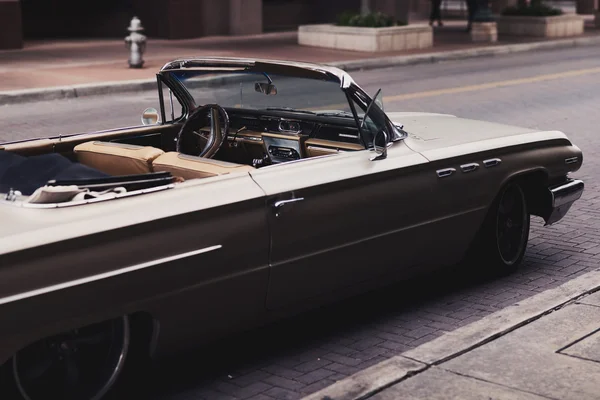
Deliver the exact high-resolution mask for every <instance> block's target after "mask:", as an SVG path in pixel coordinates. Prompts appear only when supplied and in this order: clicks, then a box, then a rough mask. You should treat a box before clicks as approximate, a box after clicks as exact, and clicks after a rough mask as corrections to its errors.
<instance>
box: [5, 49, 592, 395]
mask: <svg viewBox="0 0 600 400" xmlns="http://www.w3.org/2000/svg"><path fill="white" fill-rule="evenodd" d="M598 65H600V49H596V48H591V47H588V48H574V49H570V50H561V51H552V52H539V53H530V54H522V55H509V56H503V57H496V58H485V59H473V60H464V61H455V62H447V63H440V64H431V65H419V66H412V67H402V68H390V69H381V70H375V71H364V72H357V73H354V74H352V75H353V76H354V77H355V79H356V80H357V81H358V82H359V84H361V85H362V86H363V87H364V88H365V89H366V90H367V91H369V92H370V93H374V92H375V91H376V90H377V89H378V88H379V87H382V88H383V91H384V95H385V107H386V110H388V111H430V112H443V113H450V114H454V115H457V116H461V117H468V118H477V119H484V120H490V121H496V122H504V123H510V124H515V125H522V126H526V127H534V128H541V129H548V130H554V129H556V130H561V131H563V132H565V133H567V134H568V135H569V137H570V138H571V139H572V140H573V141H574V142H575V143H576V144H577V145H578V146H579V147H581V148H582V149H583V151H584V166H583V168H582V169H581V170H580V171H579V172H577V173H576V174H575V175H574V176H576V177H580V178H583V179H584V180H585V181H586V192H585V194H584V197H583V198H582V199H581V200H580V201H579V202H578V203H577V204H576V205H575V206H574V208H573V209H572V210H571V211H570V213H569V214H568V216H567V217H566V219H565V220H564V221H561V223H560V224H557V225H555V226H551V227H543V226H542V223H541V220H539V219H537V218H536V219H534V220H533V221H532V233H531V237H530V238H531V239H530V245H529V248H528V252H527V255H526V258H525V263H524V266H523V268H522V269H521V271H519V272H518V273H516V274H514V275H511V276H509V277H506V278H502V279H496V280H485V279H483V278H479V277H474V276H471V275H465V274H464V272H460V271H445V272H441V273H439V274H438V275H434V276H429V277H424V278H420V279H418V280H416V281H413V282H409V283H404V284H400V285H395V286H392V287H390V288H387V289H384V290H379V291H377V292H374V293H370V294H366V295H363V296H360V297H357V298H354V299H350V300H348V301H344V302H342V303H339V304H335V305H330V306H328V307H324V308H322V309H319V310H317V311H314V312H310V313H307V314H305V315H302V316H298V317H294V318H291V319H289V320H286V321H282V322H281V323H277V324H274V325H271V326H268V327H265V328H262V329H259V330H254V331H252V332H248V333H245V334H242V335H237V336H235V337H233V338H226V339H223V341H222V342H220V343H216V344H214V345H212V346H210V347H208V348H202V349H198V351H195V352H192V353H189V354H186V355H185V356H180V357H177V358H174V359H173V360H167V361H164V362H162V363H161V364H160V365H159V366H158V369H157V371H156V376H155V377H154V379H152V377H148V379H147V383H148V385H149V386H150V387H151V388H152V390H151V393H152V394H154V395H155V397H156V398H160V399H168V400H175V399H177V400H179V399H202V398H205V399H211V400H214V399H238V398H239V399H242V398H243V399H247V398H251V399H256V400H258V399H263V400H268V399H296V398H300V397H302V395H305V394H309V393H313V392H315V391H317V390H319V389H321V388H323V387H325V386H328V385H330V384H332V383H334V382H335V381H336V380H339V379H342V378H344V377H346V376H348V375H350V374H353V373H355V372H357V371H359V370H362V369H364V368H367V367H369V366H371V365H373V364H375V363H378V362H380V361H383V360H385V359H387V358H389V357H392V356H394V355H396V354H399V353H401V352H403V351H405V350H407V349H410V348H413V347H415V346H418V345H419V344H422V343H425V342H427V341H429V340H431V339H433V338H435V337H437V336H439V335H442V334H443V333H445V332H447V331H452V330H453V329H456V328H457V327H460V326H463V325H466V324H468V323H469V322H472V321H475V320H477V319H479V318H481V317H483V316H485V315H488V314H490V313H492V312H494V311H497V310H499V309H502V308H504V307H507V306H510V305H512V304H514V303H516V302H518V301H520V300H522V299H524V298H527V297H529V296H532V295H534V294H535V293H538V292H541V291H543V290H546V289H548V288H551V287H555V286H557V285H559V284H561V283H564V282H566V281H568V280H570V279H573V278H574V277H576V276H578V275H580V274H583V273H585V272H588V271H590V270H593V269H597V268H598V263H599V260H600V188H599V181H600V180H599V178H598V175H600V162H598V156H599V150H600V139H599V137H600V136H599V135H598V133H597V129H598V127H599V126H600V112H599V109H598V107H599V105H600V69H599V68H598ZM153 96H154V94H153V93H144V94H135V95H126V96H123V95H121V96H119V97H98V98H82V99H75V100H63V101H55V102H40V103H31V104H24V105H15V106H4V107H0V121H2V131H1V132H0V142H1V141H5V140H12V139H19V138H26V137H34V136H41V135H50V134H58V133H70V132H77V131H85V130H88V129H92V128H96V129H99V128H112V127H117V126H124V125H136V124H138V121H139V115H140V113H141V111H142V110H143V109H144V108H145V107H147V106H155V103H156V101H154V97H153ZM407 128H408V129H409V128H410V127H408V126H407ZM382 251H394V249H387V250H386V249H382ZM374 256H376V255H374ZM398 257H399V258H401V257H402V255H401V254H398ZM482 267H484V266H482ZM232 295H233V294H232Z"/></svg>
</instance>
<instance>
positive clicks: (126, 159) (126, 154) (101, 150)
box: [73, 141, 165, 175]
mask: <svg viewBox="0 0 600 400" xmlns="http://www.w3.org/2000/svg"><path fill="white" fill-rule="evenodd" d="M73 151H74V152H75V155H76V156H77V160H78V161H79V162H80V163H81V164H84V165H87V166H88V167H92V168H95V169H97V170H100V171H102V172H104V173H107V174H109V175H136V174H147V173H150V172H153V171H152V161H154V160H155V159H156V158H157V157H159V156H160V155H161V154H164V153H165V152H164V151H162V150H161V149H157V148H156V147H151V146H136V145H132V144H124V143H113V142H99V141H93V142H85V143H81V144H79V145H77V146H75V148H74V149H73Z"/></svg>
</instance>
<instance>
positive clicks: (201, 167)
mask: <svg viewBox="0 0 600 400" xmlns="http://www.w3.org/2000/svg"><path fill="white" fill-rule="evenodd" d="M215 108H218V109H221V110H222V112H223V113H225V114H224V115H223V114H218V113H216V112H215V111H214V110H215ZM194 116H198V118H196V119H195V120H194V121H193V122H194V123H190V122H192V119H193V117H194ZM212 120H215V121H218V123H217V125H218V128H217V129H216V131H217V133H220V134H214V135H212V136H215V137H212V138H211V121H212ZM182 128H183V129H182ZM213 130H214V129H213ZM225 131H226V132H228V134H227V135H225V134H224V133H225ZM364 149H365V146H364V145H362V143H361V141H360V139H359V134H358V129H357V127H356V123H355V120H354V119H351V118H348V117H347V116H346V117H335V116H320V115H309V114H299V113H296V112H290V111H269V112H268V113H266V112H265V111H259V110H251V109H238V108H235V109H223V108H221V107H218V106H216V107H205V108H204V109H203V107H198V108H197V109H196V110H194V111H193V112H192V113H190V116H189V117H187V118H185V119H183V120H179V121H174V122H173V123H165V124H160V123H159V124H155V125H146V126H139V127H134V128H128V129H118V130H111V131H103V132H97V133H89V134H78V135H71V136H64V137H58V138H50V139H38V140H30V141H24V142H20V143H11V144H6V145H0V192H2V193H6V191H7V188H6V187H3V186H7V183H6V182H7V181H9V182H10V183H11V185H9V186H10V187H11V188H15V187H16V189H18V190H20V191H21V192H22V193H23V194H30V192H31V191H32V189H31V188H27V190H23V189H24V188H19V186H18V185H19V184H18V183H17V182H14V180H11V179H10V176H9V175H11V174H10V173H9V172H10V171H6V169H7V167H6V164H7V161H6V156H7V155H8V153H10V154H12V155H13V156H15V155H18V156H21V158H22V159H21V162H29V161H31V162H33V161H32V160H34V159H35V158H36V157H37V156H41V155H49V154H53V155H56V156H60V157H61V158H66V159H68V160H70V161H71V162H72V163H76V164H80V165H81V166H84V167H87V168H86V169H85V171H86V173H83V172H81V171H82V170H78V171H79V173H78V174H76V175H72V174H71V175H68V174H67V175H64V174H63V175H61V174H58V173H57V174H55V175H53V176H46V175H44V174H42V176H39V177H38V175H39V174H38V175H35V173H34V171H32V172H31V174H32V176H31V177H30V178H29V181H31V179H33V180H34V181H35V182H33V183H31V182H29V183H30V184H29V185H25V186H31V187H36V185H38V187H39V186H41V185H44V184H46V183H50V184H54V185H58V184H61V185H62V184H65V182H68V183H74V182H75V183H79V184H80V185H83V186H86V185H88V186H90V187H95V186H97V185H98V184H99V182H104V183H105V184H103V185H100V187H101V188H104V189H106V188H109V187H113V186H115V185H117V184H119V183H122V181H123V180H118V179H113V180H112V183H110V184H109V182H110V181H106V180H105V178H107V177H119V176H120V177H129V178H128V179H129V180H132V181H138V182H137V183H136V187H139V180H145V181H147V185H148V187H151V186H155V185H158V184H164V183H165V176H169V177H170V178H169V179H171V181H172V182H181V181H185V180H189V179H198V178H206V177H212V176H218V175H223V174H230V173H234V172H241V171H250V170H253V169H255V168H262V167H265V166H269V165H277V164H281V163H285V162H289V161H296V160H300V159H305V158H311V157H319V156H330V155H335V154H339V153H342V152H348V151H358V150H364ZM1 150H4V151H1ZM2 153H3V154H4V155H5V156H4V158H3V157H2ZM3 159H4V161H3ZM11 162H12V163H13V164H14V163H15V161H14V157H13V158H12V161H11ZM2 164H4V165H5V166H4V168H3V167H2ZM52 166H55V164H52ZM15 168H16V167H15ZM15 168H12V170H13V171H14V170H15ZM24 169H25V170H26V168H23V166H22V165H21V166H20V167H19V173H20V175H21V178H23V177H24V176H25V175H26V174H25V175H24V174H23V171H24ZM45 169H46V170H48V169H50V170H52V169H53V167H50V168H48V167H45ZM54 169H55V168H54ZM9 170H11V168H9ZM38 170H39V168H38ZM70 170H71V171H72V170H73V168H72V167H71V169H70ZM3 171H4V172H3ZM89 171H94V173H91V174H90V173H89ZM98 173H101V174H100V175H98ZM3 176H4V178H3ZM132 176H135V178H132ZM35 178H38V179H37V180H36V179H35ZM47 178H50V179H47ZM3 179H4V182H3ZM44 179H46V180H45V181H43V182H42V181H40V180H44ZM74 179H75V181H74ZM99 179H100V181H98V180H99ZM25 180H27V179H25ZM128 189H129V190H131V188H128Z"/></svg>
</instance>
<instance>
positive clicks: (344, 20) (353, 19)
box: [337, 11, 406, 28]
mask: <svg viewBox="0 0 600 400" xmlns="http://www.w3.org/2000/svg"><path fill="white" fill-rule="evenodd" d="M337 25H339V26H362V27H367V28H383V27H386V26H394V25H406V23H404V22H400V21H394V18H392V17H390V16H389V15H386V14H383V13H381V12H372V13H369V14H365V15H362V14H360V13H356V12H353V11H345V12H343V13H341V14H340V15H339V16H338V18H337Z"/></svg>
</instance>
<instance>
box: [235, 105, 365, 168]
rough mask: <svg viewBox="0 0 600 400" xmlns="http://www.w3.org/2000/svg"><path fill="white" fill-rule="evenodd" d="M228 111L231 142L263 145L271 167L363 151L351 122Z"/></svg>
mask: <svg viewBox="0 0 600 400" xmlns="http://www.w3.org/2000/svg"><path fill="white" fill-rule="evenodd" d="M227 111H228V113H229V135H228V140H229V141H231V142H234V143H236V144H237V143H238V142H241V143H244V144H245V145H255V146H259V145H260V146H261V147H262V149H261V150H262V153H263V154H266V156H267V157H268V158H269V161H270V163H281V162H287V161H294V160H298V159H300V158H305V157H313V156H318V155H323V154H331V153H337V152H341V151H356V150H362V149H364V146H363V145H362V144H361V141H360V139H359V135H358V129H357V128H356V126H355V121H354V119H352V118H347V117H330V116H327V117H325V116H318V115H314V114H308V113H307V114H306V115H304V114H300V113H296V112H294V113H290V112H273V113H270V114H269V115H265V114H264V111H263V112H262V113H261V114H258V113H257V112H256V111H254V110H240V109H231V110H227Z"/></svg>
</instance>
